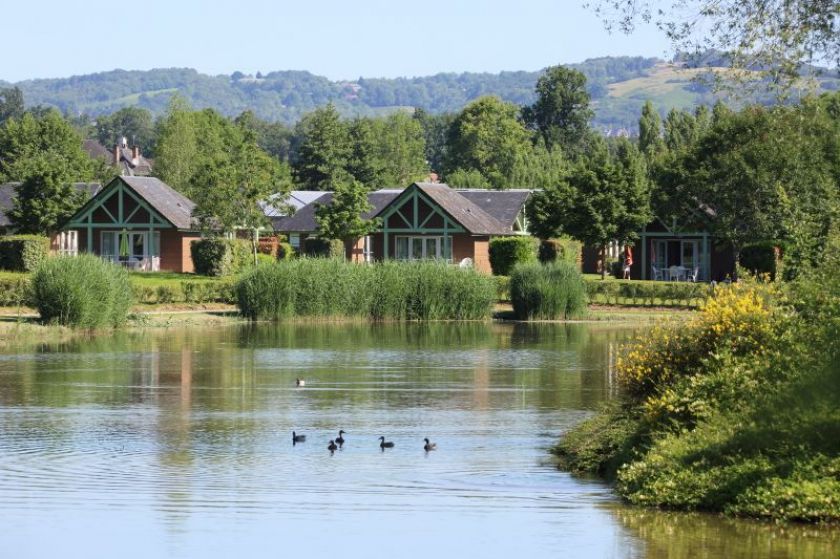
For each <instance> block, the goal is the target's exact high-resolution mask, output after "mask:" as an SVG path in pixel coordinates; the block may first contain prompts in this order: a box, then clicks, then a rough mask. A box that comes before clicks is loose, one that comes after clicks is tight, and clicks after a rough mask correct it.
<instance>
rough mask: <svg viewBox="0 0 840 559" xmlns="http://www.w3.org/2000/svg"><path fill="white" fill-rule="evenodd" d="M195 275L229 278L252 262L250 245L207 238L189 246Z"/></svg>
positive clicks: (236, 241)
mask: <svg viewBox="0 0 840 559" xmlns="http://www.w3.org/2000/svg"><path fill="white" fill-rule="evenodd" d="M190 254H191V255H192V260H193V266H194V267H195V273H196V274H199V275H202V276H229V275H233V274H236V273H238V272H240V271H242V270H243V269H244V268H245V267H246V266H247V265H248V263H249V262H252V261H253V257H254V256H253V254H252V252H251V243H250V242H249V241H245V240H242V239H223V238H219V237H209V238H206V239H200V240H198V241H195V242H193V243H192V244H191V245H190Z"/></svg>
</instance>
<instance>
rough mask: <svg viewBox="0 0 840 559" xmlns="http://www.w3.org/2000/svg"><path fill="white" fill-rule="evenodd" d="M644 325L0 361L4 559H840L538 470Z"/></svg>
mask: <svg viewBox="0 0 840 559" xmlns="http://www.w3.org/2000/svg"><path fill="white" fill-rule="evenodd" d="M643 328H644V327H643V326H637V327H628V326H623V327H622V326H610V325H606V324H566V325H561V324H544V325H523V324H518V325H512V324H491V323H487V324H482V323H467V324H447V323H436V324H381V325H368V324H310V325H300V324H297V325H278V326H269V325H258V326H242V325H229V326H216V327H192V328H190V327H177V328H171V329H149V330H145V331H142V332H121V333H117V334H115V335H113V336H103V337H97V338H93V339H88V340H77V341H71V342H65V343H55V344H51V343H38V342H35V341H31V342H28V343H25V344H22V345H19V346H16V347H12V348H10V347H5V348H3V349H2V350H0V503H2V508H0V557H10V558H16V559H19V558H29V557H33V558H34V557H38V558H40V557H63V558H68V557H91V558H96V557H120V558H133V557H138V558H140V557H142V558H157V557H202V558H208V557H234V556H236V557H243V558H245V557H287V556H301V557H334V556H340V557H350V558H356V557H358V558H377V557H388V558H395V557H399V558H402V557H409V558H410V557H428V556H436V557H484V558H492V557H500V558H506V557H561V556H562V557H582V558H588V557H592V558H659V557H663V558H664V557H686V558H688V557H692V558H696V557H700V558H703V557H709V558H712V557H714V558H717V557H729V558H747V557H772V558H787V557H790V558H793V557H809V558H814V559H819V558H822V557H832V558H834V557H837V556H838V554H840V535H838V533H837V531H835V530H829V529H824V528H823V529H821V528H813V527H802V526H775V525H772V524H765V523H759V522H750V521H736V520H729V519H722V518H720V517H717V516H712V515H702V514H677V513H662V512H655V511H649V510H641V509H635V508H631V507H627V506H624V505H622V504H621V503H620V502H619V501H618V500H617V499H615V497H614V496H613V495H612V493H611V491H610V488H609V486H607V485H606V484H603V483H601V482H599V481H596V480H584V479H579V478H575V477H572V476H570V475H569V474H566V473H563V472H560V471H558V470H557V469H556V468H555V467H554V465H553V464H552V462H551V460H550V455H549V453H548V449H549V448H550V447H551V446H552V445H553V444H554V443H555V442H556V441H557V439H558V437H559V436H560V435H561V434H562V433H563V432H564V431H565V430H567V429H568V428H570V427H571V426H573V425H574V424H576V423H577V422H579V421H581V420H583V419H584V418H586V417H588V416H590V415H591V414H592V413H594V412H595V410H597V409H598V407H599V405H600V404H602V403H603V402H604V401H606V400H607V399H609V398H611V397H614V396H615V395H616V391H617V387H616V385H615V382H614V379H613V376H612V375H611V371H612V368H611V364H612V363H613V361H614V358H615V354H616V352H617V351H618V346H619V345H620V344H621V343H622V342H623V341H626V340H627V339H628V338H629V337H631V336H633V335H634V334H636V333H639V332H643ZM297 378H302V379H304V380H305V386H303V387H297V386H296V382H295V381H296V379H297ZM339 429H343V430H344V431H346V432H347V433H346V434H345V439H346V442H345V444H344V446H343V448H342V449H341V450H339V451H336V452H335V453H330V452H329V451H328V450H327V444H328V443H329V441H330V439H334V438H335V437H336V436H337V434H338V431H339ZM292 431H296V432H297V433H299V434H301V433H302V434H305V435H306V437H307V438H306V441H305V442H303V443H299V444H295V445H293V443H292ZM380 436H384V437H386V439H387V440H389V441H393V442H394V443H395V446H394V448H389V449H385V450H384V451H383V450H382V449H380V447H379V440H378V438H379V437H380ZM425 437H428V438H430V439H431V440H432V441H434V442H436V443H437V446H438V449H437V450H436V451H433V452H428V453H427V452H425V451H424V450H423V444H424V443H423V439H424V438H425Z"/></svg>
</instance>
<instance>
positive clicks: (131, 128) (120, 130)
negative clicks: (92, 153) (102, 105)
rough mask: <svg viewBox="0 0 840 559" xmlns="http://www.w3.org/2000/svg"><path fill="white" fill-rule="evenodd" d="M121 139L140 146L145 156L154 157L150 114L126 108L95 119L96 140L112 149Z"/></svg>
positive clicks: (152, 127)
mask: <svg viewBox="0 0 840 559" xmlns="http://www.w3.org/2000/svg"><path fill="white" fill-rule="evenodd" d="M122 138H126V139H127V140H128V143H129V144H130V145H136V146H140V147H141V148H142V150H143V153H144V154H145V155H148V156H149V157H153V156H154V147H155V131H154V122H153V121H152V113H150V112H149V111H147V110H146V109H141V108H138V107H126V108H124V109H120V110H118V111H117V112H115V113H112V114H110V115H108V116H101V117H99V118H97V119H96V139H97V140H98V141H99V143H100V144H102V145H103V146H105V147H107V148H113V147H114V146H115V145H117V144H118V143H119V142H120V140H121V139H122Z"/></svg>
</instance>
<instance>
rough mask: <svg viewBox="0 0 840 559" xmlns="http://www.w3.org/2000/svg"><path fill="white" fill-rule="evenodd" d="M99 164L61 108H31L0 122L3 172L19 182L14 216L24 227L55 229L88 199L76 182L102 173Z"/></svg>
mask: <svg viewBox="0 0 840 559" xmlns="http://www.w3.org/2000/svg"><path fill="white" fill-rule="evenodd" d="M98 170H101V169H100V167H99V166H98V165H97V164H96V163H95V162H94V161H92V160H91V159H90V157H88V155H87V154H86V153H85V152H84V151H83V150H82V140H81V138H80V137H79V136H78V135H77V134H76V132H75V130H73V127H72V126H70V124H69V123H68V122H67V121H66V120H64V118H62V116H61V115H60V114H59V113H58V111H56V110H50V111H47V112H45V113H44V114H43V115H42V116H39V117H36V116H35V115H33V114H31V113H26V114H24V115H23V116H22V117H21V118H20V120H18V119H14V118H12V119H9V120H7V121H6V122H5V124H4V125H3V126H2V127H0V176H3V177H4V178H5V180H9V181H15V182H20V185H19V186H18V187H17V188H16V190H17V196H16V198H15V202H14V207H13V208H12V209H11V211H10V212H9V217H10V219H11V220H12V222H13V223H14V225H15V227H16V228H17V229H18V231H20V232H21V233H36V234H42V235H49V234H52V233H54V232H55V231H56V230H57V229H58V227H59V226H60V225H61V224H62V222H64V221H65V220H66V219H67V218H69V217H70V216H71V215H72V214H73V213H74V212H75V211H76V210H78V209H79V206H80V205H81V204H82V203H83V201H84V198H85V195H86V194H85V193H84V192H83V191H81V190H79V189H78V188H76V187H75V186H74V183H77V182H87V181H90V180H93V179H95V178H97V176H96V175H97V171H98Z"/></svg>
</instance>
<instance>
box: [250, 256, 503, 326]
mask: <svg viewBox="0 0 840 559" xmlns="http://www.w3.org/2000/svg"><path fill="white" fill-rule="evenodd" d="M236 293H237V301H238V305H239V309H240V311H241V312H242V314H243V315H244V316H246V317H248V318H250V319H252V320H282V319H286V318H294V317H310V318H351V317H352V318H365V319H373V320H477V319H486V318H488V317H489V316H490V314H491V311H492V307H493V303H494V301H495V299H496V285H495V283H494V281H493V279H492V278H490V277H488V276H486V275H483V274H480V273H478V272H476V271H474V270H472V269H461V268H458V267H455V266H449V265H446V264H443V263H437V262H393V261H389V262H383V263H377V264H373V265H369V266H360V265H358V264H354V263H351V262H346V261H344V260H339V259H334V258H300V259H295V260H292V261H289V262H276V263H275V264H272V265H267V266H259V267H258V268H255V269H254V270H252V271H251V272H249V273H247V274H246V275H245V276H243V277H242V279H241V280H240V281H239V282H238V283H237V285H236Z"/></svg>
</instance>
